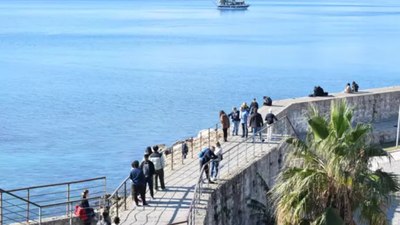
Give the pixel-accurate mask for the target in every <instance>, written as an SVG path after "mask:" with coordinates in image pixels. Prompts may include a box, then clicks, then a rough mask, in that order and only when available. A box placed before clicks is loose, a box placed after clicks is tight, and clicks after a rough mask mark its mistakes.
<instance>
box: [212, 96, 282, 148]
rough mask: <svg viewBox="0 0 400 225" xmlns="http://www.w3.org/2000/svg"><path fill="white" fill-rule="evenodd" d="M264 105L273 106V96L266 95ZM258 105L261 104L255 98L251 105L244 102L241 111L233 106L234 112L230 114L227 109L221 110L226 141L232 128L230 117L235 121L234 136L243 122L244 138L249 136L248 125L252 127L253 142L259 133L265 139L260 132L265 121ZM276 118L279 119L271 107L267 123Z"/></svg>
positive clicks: (269, 123)
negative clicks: (226, 111)
mask: <svg viewBox="0 0 400 225" xmlns="http://www.w3.org/2000/svg"><path fill="white" fill-rule="evenodd" d="M263 105H264V106H271V105H272V100H271V98H270V97H268V96H264V101H263ZM258 107H259V106H258V103H257V99H256V98H254V99H253V101H252V102H251V104H250V107H249V106H247V103H246V102H243V104H242V105H241V106H240V111H239V110H238V109H237V108H236V107H233V109H232V112H231V113H229V114H226V113H225V111H223V110H221V111H220V112H219V119H220V122H221V126H222V131H223V133H224V135H223V137H224V141H225V142H227V141H228V129H229V128H230V121H229V118H230V119H231V121H232V123H233V129H232V136H235V135H238V132H239V126H240V124H241V126H242V137H243V138H247V137H248V127H251V129H252V132H253V142H254V141H255V137H256V134H257V133H259V135H260V140H261V141H264V139H262V135H261V132H260V131H261V129H262V127H263V126H264V121H263V118H262V116H261V114H260V113H258ZM276 120H278V119H277V118H276V116H275V115H274V114H273V113H272V109H270V110H269V113H268V114H267V115H266V118H265V121H266V123H267V124H268V125H271V124H272V123H273V122H274V121H276Z"/></svg>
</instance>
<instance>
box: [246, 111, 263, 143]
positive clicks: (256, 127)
mask: <svg viewBox="0 0 400 225" xmlns="http://www.w3.org/2000/svg"><path fill="white" fill-rule="evenodd" d="M249 124H250V126H251V128H252V129H253V143H254V142H255V141H256V135H257V133H259V134H260V141H261V142H263V141H264V140H263V139H262V134H261V132H260V131H261V128H262V126H264V122H263V118H262V116H261V114H260V113H258V108H254V113H253V114H252V115H251V116H250V121H249Z"/></svg>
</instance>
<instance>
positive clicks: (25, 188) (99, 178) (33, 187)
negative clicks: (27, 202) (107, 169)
mask: <svg viewBox="0 0 400 225" xmlns="http://www.w3.org/2000/svg"><path fill="white" fill-rule="evenodd" d="M104 179H106V177H96V178H91V179H85V180H78V181H72V182H63V183H56V184H47V185H38V186H32V187H24V188H17V189H12V190H7V191H8V192H17V191H24V190H27V189H37V188H45V187H55V186H61V185H66V184H79V183H84V182H89V181H95V180H104Z"/></svg>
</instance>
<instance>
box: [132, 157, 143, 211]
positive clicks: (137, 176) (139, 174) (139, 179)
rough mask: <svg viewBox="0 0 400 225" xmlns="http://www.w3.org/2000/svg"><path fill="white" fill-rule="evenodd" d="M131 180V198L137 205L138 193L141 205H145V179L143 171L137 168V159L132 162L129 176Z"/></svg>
mask: <svg viewBox="0 0 400 225" xmlns="http://www.w3.org/2000/svg"><path fill="white" fill-rule="evenodd" d="M129 177H130V178H131V180H132V198H133V200H134V201H135V203H136V206H139V199H138V195H140V198H141V199H142V202H143V205H147V202H146V186H145V185H146V181H145V177H144V174H143V171H142V170H141V169H140V168H139V161H137V160H135V161H133V162H132V170H131V173H130V176H129Z"/></svg>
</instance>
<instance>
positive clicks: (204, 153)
mask: <svg viewBox="0 0 400 225" xmlns="http://www.w3.org/2000/svg"><path fill="white" fill-rule="evenodd" d="M214 151H215V147H214V146H211V148H208V147H205V148H203V149H202V150H201V151H200V152H199V155H198V156H199V162H200V173H201V174H200V177H201V179H203V174H202V168H203V166H204V173H205V174H206V178H207V180H208V183H210V184H213V183H214V182H213V181H212V180H211V179H210V165H209V163H208V162H210V161H211V160H212V159H217V158H218V156H216V155H215V154H214Z"/></svg>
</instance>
